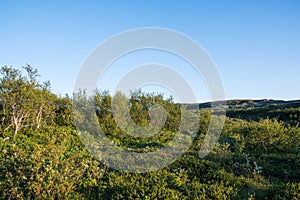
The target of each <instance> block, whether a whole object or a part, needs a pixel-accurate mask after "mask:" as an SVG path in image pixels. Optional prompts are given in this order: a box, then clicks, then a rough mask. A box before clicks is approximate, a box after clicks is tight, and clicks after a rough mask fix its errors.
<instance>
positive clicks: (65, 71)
mask: <svg viewBox="0 0 300 200" xmlns="http://www.w3.org/2000/svg"><path fill="white" fill-rule="evenodd" d="M0 27H1V31H0V47H1V48H0V66H4V65H8V66H13V67H15V68H18V69H21V67H22V66H24V65H25V64H30V65H32V66H33V67H36V68H37V69H38V70H39V73H40V74H41V80H42V81H45V80H50V82H51V90H52V92H54V93H56V94H61V95H64V94H66V93H68V94H72V92H73V89H74V84H75V82H76V78H77V76H78V73H79V71H80V68H81V66H82V64H83V62H84V61H85V59H86V58H87V57H88V56H89V54H90V53H91V52H92V51H93V50H94V49H95V48H96V47H97V46H98V45H99V44H101V43H102V42H103V41H105V40H106V39H108V38H110V37H111V36H113V35H116V34H118V33H120V32H124V31H127V30H130V29H136V28H143V27H161V28H167V29H172V30H175V31H178V32H180V33H183V34H185V35H187V36H189V37H190V38H192V39H193V40H195V41H196V42H197V43H198V44H200V45H201V46H202V47H203V48H204V49H205V50H206V52H207V53H208V55H209V56H210V58H211V59H212V60H213V62H214V63H215V65H216V67H217V69H218V71H219V73H220V76H221V77H222V80H223V85H224V88H225V94H226V99H283V100H292V99H300V79H299V75H300V36H299V35H300V1H297V0H294V1H291V0H281V1H280V0H270V1H269V0H251V1H250V0H245V1H238V0H226V1H223V0H194V1H192V0H187V1H179V0H178V1H176V0H166V1H159V0H151V1H150V0H142V1H141V0H130V1H121V0H117V1H88V0H87V1H83V0H79V1H70V0H66V1H55V0H53V1H40V0H38V1H31V0H26V1H18V0H14V1H10V0H0ZM147 62H160V63H161V62H162V63H166V64H168V65H170V66H172V67H174V69H176V70H177V71H179V72H182V73H183V75H184V76H185V78H186V79H188V80H189V81H190V84H191V85H192V87H193V88H194V89H195V90H196V93H197V101H199V102H203V101H209V91H207V89H206V87H205V81H204V80H203V79H201V77H197V76H195V74H193V73H190V72H191V71H190V69H189V68H190V67H191V66H189V65H188V64H187V63H184V62H183V61H180V59H179V58H176V56H173V55H169V54H166V53H161V52H157V51H156V52H155V51H144V52H136V53H135V55H128V58H125V57H124V58H123V57H122V58H120V59H119V60H118V62H116V63H115V66H114V68H113V69H114V70H113V69H112V70H111V71H109V70H108V71H107V76H106V77H105V76H104V77H103V79H101V80H99V84H100V85H101V84H103V85H105V87H112V85H114V84H116V83H117V82H118V80H119V79H120V77H121V75H122V73H126V70H127V71H128V70H130V69H131V68H130V65H136V64H142V63H147ZM131 67H132V66H131ZM109 72H110V73H109ZM101 86H102V85H101ZM153 88H154V87H152V88H150V89H149V88H148V90H151V89H153ZM108 89H109V88H108ZM156 89H157V90H160V89H162V88H159V87H157V88H156ZM162 91H163V89H162ZM154 92H155V91H154Z"/></svg>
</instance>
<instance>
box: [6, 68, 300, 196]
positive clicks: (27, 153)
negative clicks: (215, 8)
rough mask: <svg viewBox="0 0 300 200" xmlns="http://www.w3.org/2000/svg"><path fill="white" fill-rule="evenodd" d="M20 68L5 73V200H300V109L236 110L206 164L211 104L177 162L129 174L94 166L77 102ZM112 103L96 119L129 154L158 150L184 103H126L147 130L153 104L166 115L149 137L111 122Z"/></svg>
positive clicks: (105, 100) (146, 97)
mask: <svg viewBox="0 0 300 200" xmlns="http://www.w3.org/2000/svg"><path fill="white" fill-rule="evenodd" d="M24 70H25V72H26V75H23V74H22V72H21V71H20V70H17V69H14V68H12V67H7V66H5V67H2V68H1V77H0V120H1V121H0V123H1V126H0V199H300V150H299V149H300V148H299V147H300V128H299V127H298V123H299V109H300V106H299V104H297V102H296V103H294V104H293V106H283V105H282V104H274V102H273V105H272V106H267V103H265V104H264V105H263V106H257V105H253V106H245V104H244V106H238V103H237V102H236V106H235V105H233V103H232V102H231V107H229V108H228V115H227V118H226V123H225V126H224V128H223V132H222V134H221V136H220V138H219V140H218V142H217V144H216V145H215V147H214V149H213V151H211V152H210V153H209V155H208V156H206V157H205V158H203V159H200V158H199V157H198V152H199V150H200V147H201V144H202V141H203V138H204V136H205V134H206V131H207V128H208V124H209V121H210V118H211V111H210V109H209V106H208V107H202V108H201V109H200V115H199V132H198V133H197V136H196V137H195V139H194V141H193V143H192V145H191V146H190V148H189V149H188V150H187V151H186V152H185V153H184V154H183V155H182V156H181V157H180V158H179V159H178V160H177V161H175V162H174V163H172V164H171V165H169V166H167V167H164V168H163V169H160V170H157V171H153V172H147V173H127V172H121V171H117V170H115V169H113V168H111V167H110V166H108V165H105V164H103V163H101V162H99V161H98V160H96V159H95V158H93V156H92V155H91V154H90V153H89V151H88V150H87V149H86V148H85V146H84V145H83V144H82V142H81V140H80V138H79V136H78V133H77V130H76V128H75V126H74V122H73V115H72V99H71V98H69V97H59V96H57V95H54V94H52V93H51V92H50V85H49V82H45V83H40V82H39V81H38V74H37V71H36V70H35V69H33V68H32V67H31V66H29V65H27V66H26V67H25V68H24ZM111 98H112V97H111V96H110V95H109V93H108V92H105V91H104V92H97V93H96V95H95V102H96V104H95V105H96V114H97V117H98V121H99V124H100V127H101V128H102V130H103V131H104V132H105V134H106V136H107V137H108V138H109V139H110V140H112V141H114V142H115V143H117V144H118V145H119V146H121V147H122V148H124V149H127V150H128V149H129V148H130V149H132V150H134V151H137V152H139V151H142V150H143V149H145V148H146V147H147V148H148V150H149V151H155V150H156V149H157V148H159V147H162V146H164V145H166V143H167V142H168V141H170V140H171V139H172V137H173V136H174V134H175V132H176V131H177V130H178V124H179V123H180V114H181V113H180V105H178V104H175V103H173V101H172V99H171V98H170V99H167V100H166V99H164V98H163V96H162V95H151V94H144V93H142V92H140V91H137V92H135V93H133V95H132V97H131V99H130V115H131V117H132V119H133V120H134V122H135V123H136V124H138V125H140V126H146V125H148V124H149V122H150V118H149V113H148V112H149V107H151V105H152V103H153V102H156V103H158V104H160V105H161V106H163V107H164V109H165V110H166V111H167V119H166V123H165V125H164V127H163V129H162V130H161V131H160V132H159V133H158V134H157V135H155V136H153V137H150V138H134V137H131V136H128V135H127V134H126V132H124V131H122V130H121V129H120V128H119V127H118V126H117V125H116V123H115V121H114V119H113V114H112V112H111V110H112V109H111ZM248 103H249V102H248ZM247 105H250V104H247ZM200 107H201V105H200ZM190 112H191V114H195V113H194V112H193V109H191V110H190ZM272 113H273V114H272ZM274 113H276V114H274Z"/></svg>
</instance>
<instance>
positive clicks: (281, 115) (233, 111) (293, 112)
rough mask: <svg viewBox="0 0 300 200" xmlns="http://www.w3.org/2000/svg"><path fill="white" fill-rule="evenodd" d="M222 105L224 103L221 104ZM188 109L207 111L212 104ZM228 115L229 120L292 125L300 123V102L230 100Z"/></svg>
mask: <svg viewBox="0 0 300 200" xmlns="http://www.w3.org/2000/svg"><path fill="white" fill-rule="evenodd" d="M220 103H222V102H220ZM185 105H186V106H187V109H190V110H193V109H205V108H210V107H211V102H207V103H200V104H185ZM223 105H225V107H226V115H227V117H229V118H240V119H244V120H247V121H259V120H260V119H265V118H276V119H277V120H281V121H284V122H285V123H287V124H290V125H297V124H299V122H300V100H292V101H284V100H272V99H262V100H251V99H246V100H244V99H243V100H228V101H226V103H225V104H224V102H223Z"/></svg>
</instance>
